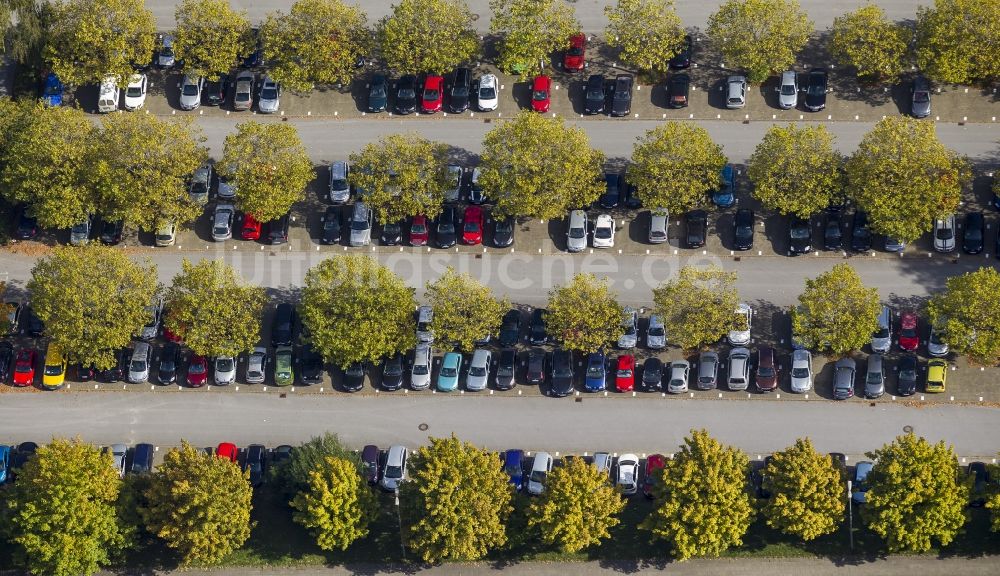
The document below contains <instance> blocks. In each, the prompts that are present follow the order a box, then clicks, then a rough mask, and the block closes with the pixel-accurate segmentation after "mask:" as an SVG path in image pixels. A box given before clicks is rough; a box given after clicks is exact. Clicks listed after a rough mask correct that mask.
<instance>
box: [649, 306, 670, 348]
mask: <svg viewBox="0 0 1000 576" xmlns="http://www.w3.org/2000/svg"><path fill="white" fill-rule="evenodd" d="M666 346H667V330H666V327H665V326H664V324H663V319H662V318H661V317H660V316H659V315H657V314H653V315H652V316H650V317H649V328H647V329H646V347H647V348H649V349H650V350H662V349H663V348H665V347H666Z"/></svg>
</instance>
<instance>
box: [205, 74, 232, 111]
mask: <svg viewBox="0 0 1000 576" xmlns="http://www.w3.org/2000/svg"><path fill="white" fill-rule="evenodd" d="M228 93H229V77H228V76H226V75H225V74H220V75H219V79H218V80H212V79H211V78H209V79H208V80H206V81H205V85H204V87H202V89H201V100H202V102H204V103H205V105H206V106H220V105H222V103H223V102H225V101H226V94H228Z"/></svg>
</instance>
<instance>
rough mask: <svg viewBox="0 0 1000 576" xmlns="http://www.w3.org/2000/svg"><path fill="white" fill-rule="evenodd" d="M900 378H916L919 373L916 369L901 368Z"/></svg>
mask: <svg viewBox="0 0 1000 576" xmlns="http://www.w3.org/2000/svg"><path fill="white" fill-rule="evenodd" d="M899 379H900V380H916V379H917V373H916V371H914V370H900V371H899Z"/></svg>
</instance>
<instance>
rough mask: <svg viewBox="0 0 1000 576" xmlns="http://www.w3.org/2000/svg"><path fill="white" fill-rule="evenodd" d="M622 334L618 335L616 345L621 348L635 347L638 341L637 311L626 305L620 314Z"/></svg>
mask: <svg viewBox="0 0 1000 576" xmlns="http://www.w3.org/2000/svg"><path fill="white" fill-rule="evenodd" d="M622 330H623V332H622V335H621V336H619V337H618V347H619V348H621V349H623V350H628V349H630V348H635V346H636V344H638V343H639V313H638V312H637V311H636V310H635V309H634V308H632V307H631V306H626V307H625V309H624V310H623V314H622Z"/></svg>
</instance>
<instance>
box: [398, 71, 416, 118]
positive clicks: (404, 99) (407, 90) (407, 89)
mask: <svg viewBox="0 0 1000 576" xmlns="http://www.w3.org/2000/svg"><path fill="white" fill-rule="evenodd" d="M416 111H417V77H416V76H414V75H413V74H407V75H406V76H403V77H402V78H400V79H399V80H397V81H396V113H397V114H413V113H414V112H416Z"/></svg>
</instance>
